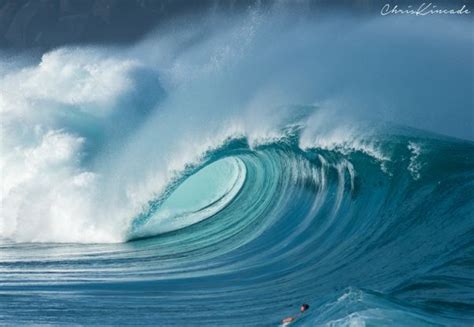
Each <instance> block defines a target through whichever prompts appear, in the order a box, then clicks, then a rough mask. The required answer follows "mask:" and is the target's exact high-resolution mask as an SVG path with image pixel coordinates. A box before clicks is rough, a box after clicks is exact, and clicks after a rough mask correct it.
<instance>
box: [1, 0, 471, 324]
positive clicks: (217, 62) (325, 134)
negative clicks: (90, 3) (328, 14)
mask: <svg viewBox="0 0 474 327" xmlns="http://www.w3.org/2000/svg"><path fill="white" fill-rule="evenodd" d="M299 17H300V19H298V20H296V19H294V16H292V15H291V14H288V13H287V12H286V10H285V7H283V10H282V7H280V6H279V5H276V6H275V8H272V9H271V10H270V11H269V12H261V11H259V10H254V9H250V10H249V12H248V13H246V14H245V15H242V16H238V17H231V18H229V19H227V18H226V19H223V18H222V17H221V16H220V15H219V14H216V13H215V14H214V15H211V16H210V17H208V19H206V20H205V22H202V21H201V20H200V21H199V22H198V23H199V26H197V25H195V24H194V23H189V22H188V24H189V25H184V26H182V25H181V24H177V26H180V27H179V28H178V27H177V26H172V28H170V32H169V33H163V34H162V35H158V36H157V35H151V36H149V38H147V39H146V40H144V41H143V42H141V43H140V44H137V45H135V46H133V47H129V48H116V49H111V48H81V47H79V48H62V49H57V50H54V51H52V52H49V53H46V54H44V55H43V56H42V57H41V58H40V59H39V61H37V60H36V59H34V58H33V59H31V58H26V57H22V56H19V57H15V58H12V57H6V56H4V58H3V59H2V60H3V61H2V62H1V65H0V70H1V71H2V77H1V78H0V90H1V92H0V109H1V111H2V130H1V133H2V135H1V140H2V143H1V144H2V146H1V165H2V194H1V200H2V211H1V220H0V271H1V274H0V286H1V287H0V294H1V295H2V296H1V297H0V302H1V307H2V310H1V312H0V322H1V323H2V324H6V325H28V324H34V325H35V324H36V325H37V324H44V325H54V324H60V325H75V324H80V325H101V326H104V325H117V324H130V325H137V324H143V325H162V326H185V325H206V326H207V325H216V326H223V325H229V326H260V325H278V324H279V321H280V320H281V319H282V318H284V317H285V316H287V315H291V314H293V313H294V312H295V310H297V307H298V305H299V304H300V303H309V304H310V306H311V309H310V311H309V312H308V313H307V314H305V315H304V316H303V318H302V319H301V320H299V321H298V323H297V324H299V325H305V326H306V325H308V326H314V325H316V326H319V325H326V326H360V325H361V326H364V325H369V326H370V325H398V326H400V325H406V326H424V325H426V326H432V325H433V326H439V325H472V323H473V322H474V316H473V315H472V312H473V309H474V297H473V294H474V286H473V285H474V281H473V279H472V276H474V268H473V267H474V261H473V258H474V242H473V241H474V239H473V235H474V224H473V220H472V212H473V211H474V201H473V195H474V143H473V142H472V141H469V140H466V139H472V137H471V135H470V134H469V133H472V130H471V129H470V128H471V127H472V123H473V121H472V119H471V120H469V119H465V118H466V117H472V111H471V113H470V114H469V110H472V103H470V104H469V101H471V100H472V99H471V100H469V97H467V100H466V98H465V97H459V98H458V100H459V101H458V102H456V104H453V106H459V111H457V112H456V113H453V107H449V108H447V107H446V106H444V105H445V104H446V103H447V102H449V99H445V98H444V97H445V94H446V92H433V93H434V94H433V95H432V98H430V99H427V98H426V97H425V96H424V95H425V92H428V90H430V92H432V91H433V88H438V91H439V90H441V89H443V90H450V92H452V96H453V97H456V96H457V95H458V94H457V93H456V92H458V93H459V94H469V93H463V92H465V91H466V89H465V88H469V85H470V84H469V81H470V82H471V85H472V78H473V75H474V74H473V71H472V65H471V66H469V62H470V57H469V51H468V50H466V48H469V46H472V35H470V34H469V33H467V34H468V35H466V33H460V31H468V30H469V29H468V28H469V26H467V25H466V24H471V22H470V21H451V20H443V19H444V18H443V19H441V21H439V20H438V18H436V19H435V18H433V19H432V20H426V21H424V23H423V24H428V26H430V28H431V27H433V28H436V27H435V26H438V24H439V23H440V22H441V23H443V24H449V26H451V29H443V30H442V31H440V33H442V35H444V36H446V38H445V40H446V41H445V42H446V43H447V44H448V45H449V46H450V49H458V50H459V51H457V52H456V58H457V61H456V62H457V63H463V62H464V63H467V64H468V66H467V67H468V68H467V70H466V67H464V68H463V67H460V66H458V65H453V67H446V66H438V67H443V68H440V69H441V70H442V71H441V72H440V71H439V70H430V69H429V65H431V64H437V63H446V62H449V60H448V59H449V58H450V56H451V55H450V54H449V53H446V52H443V51H438V52H433V53H432V52H430V54H431V55H430V57H429V58H430V59H429V60H430V61H431V62H430V63H426V57H425V56H424V51H427V50H426V47H428V50H429V51H431V50H433V49H437V47H438V46H439V45H438V44H437V43H436V42H437V41H439V39H436V41H435V40H431V41H430V40H427V41H426V42H427V44H424V45H418V44H417V43H416V42H415V40H416V39H417V37H418V36H419V35H422V34H423V33H424V32H425V29H426V25H421V23H420V20H416V21H408V22H407V21H404V23H403V24H406V25H407V26H405V25H400V21H399V20H390V19H385V20H382V19H373V20H370V21H368V22H365V23H364V24H362V25H360V21H353V20H351V19H346V20H344V21H342V20H340V19H339V20H338V19H336V18H332V19H327V20H325V21H323V22H317V23H315V22H314V21H313V19H311V17H305V16H304V15H302V16H299ZM430 19H431V18H430ZM198 23H196V24H198ZM341 23H343V24H342V25H341ZM341 26H342V27H341ZM354 26H357V28H354ZM395 26H396V27H397V28H395ZM400 26H402V29H410V30H411V31H412V32H413V34H412V35H411V36H407V37H406V38H404V39H403V40H399V39H398V38H396V37H395V35H397V33H398V32H399V29H400ZM466 26H467V29H465V28H466ZM438 29H439V28H436V30H438ZM328 31H333V32H332V33H335V35H338V36H339V37H338V38H334V37H329V36H328ZM374 31H376V32H374ZM380 31H383V32H384V33H385V34H384V35H385V36H386V37H387V39H390V40H391V41H390V42H389V41H387V39H386V38H380V34H379V33H380ZM443 33H444V34H443ZM450 33H454V34H456V33H457V34H456V37H452V38H450V36H453V35H454V34H453V35H451V34H450ZM354 40H357V42H354ZM393 40H396V41H395V42H393ZM373 42H375V44H374V47H373V49H379V50H378V51H381V52H382V53H385V54H390V56H392V53H393V52H391V50H393V49H400V47H401V49H402V50H407V49H410V53H411V54H413V56H412V58H411V59H412V62H411V64H413V65H414V66H417V67H418V68H419V69H421V71H422V72H423V73H422V74H421V76H417V75H409V78H408V79H406V80H404V78H406V75H405V73H404V72H401V71H399V70H398V69H399V68H400V67H402V66H403V65H405V64H406V60H405V58H401V57H400V56H397V55H393V57H389V58H384V60H383V61H381V60H380V59H379V57H380V53H378V54H374V53H372V51H369V50H367V49H366V48H361V47H360V44H369V43H370V44H372V43H373ZM393 43H394V44H393ZM466 43H467V45H466ZM444 46H445V44H443V47H444ZM371 49H372V48H371ZM398 51H400V50H398ZM341 52H345V53H352V54H353V60H354V61H358V62H359V64H360V66H359V67H355V66H354V64H353V63H354V61H351V62H347V61H345V60H343V59H342V57H341ZM395 53H397V52H395ZM362 58H365V59H364V60H362V61H361V59H362ZM385 60H389V61H390V62H391V65H390V66H389V67H387V66H386V65H385ZM423 63H424V64H423ZM364 71H365V72H366V73H365V74H362V72H364ZM381 72H384V73H390V74H391V75H390V76H392V77H393V80H394V81H396V82H393V83H389V82H381V83H375V84H374V78H375V77H374V76H376V75H377V74H379V73H381ZM448 72H449V74H447V73H448ZM440 73H444V74H447V75H443V78H444V79H443V80H442V81H441V80H440V78H438V74H440ZM453 76H455V77H453ZM430 78H435V81H437V84H430V83H432V82H427V81H433V79H430ZM436 78H437V79H436ZM459 81H461V82H466V83H465V84H463V83H456V82H459ZM406 83H410V84H409V86H412V87H414V88H415V87H416V89H417V90H418V92H417V95H413V94H411V91H409V90H407V89H409V88H407V87H406V86H407V85H406ZM433 83H435V82H433ZM453 84H456V85H458V86H459V87H457V88H456V89H453V88H452V85H453ZM469 92H470V91H469ZM374 94H376V96H374ZM395 94H396V95H397V96H395ZM409 94H411V95H412V97H411V98H410V97H408V95H409ZM441 94H443V98H440V95H441ZM417 96H419V97H417ZM380 99H382V100H380ZM409 99H412V100H409ZM413 99H414V100H413ZM450 99H452V98H450ZM463 99H464V100H463ZM380 101H381V102H380ZM410 101H418V102H416V103H411V106H409V109H404V108H406V106H407V104H409V103H410ZM463 101H467V103H466V102H463ZM435 102H436V103H437V104H435ZM387 103H388V104H387ZM381 104H382V105H381ZM393 106H397V108H398V106H399V108H400V109H399V111H397V115H391V113H393ZM428 112H429V113H430V115H431V116H430V117H434V118H433V119H431V120H429V119H421V118H420V117H424V116H425V115H426V114H427V113H428ZM449 113H451V116H449V117H450V118H451V120H449V121H445V122H444V123H442V122H443V120H444V119H445V117H447V116H446V115H448V114H449ZM469 115H471V116H469ZM381 119H384V120H386V121H388V122H387V123H383V124H381V123H380V120H381ZM374 121H378V122H379V123H375V122H374ZM418 121H420V124H421V126H420V127H422V128H423V129H424V130H419V129H413V128H411V127H410V126H414V125H415V124H417V123H418ZM427 130H429V131H427ZM433 132H435V133H433ZM436 132H437V133H444V134H446V135H450V136H458V137H463V138H465V140H463V139H461V138H452V137H448V136H440V134H436Z"/></svg>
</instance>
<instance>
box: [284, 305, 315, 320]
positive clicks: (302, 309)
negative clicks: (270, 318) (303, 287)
mask: <svg viewBox="0 0 474 327" xmlns="http://www.w3.org/2000/svg"><path fill="white" fill-rule="evenodd" d="M308 309H309V305H308V304H306V303H305V304H302V305H301V307H300V312H299V313H298V314H297V315H296V316H294V317H288V318H285V319H283V320H282V321H281V323H282V324H285V325H288V324H290V323H292V322H294V321H295V320H296V319H298V318H299V317H301V315H302V314H303V313H304V312H305V311H306V310H308Z"/></svg>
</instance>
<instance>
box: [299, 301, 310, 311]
mask: <svg viewBox="0 0 474 327" xmlns="http://www.w3.org/2000/svg"><path fill="white" fill-rule="evenodd" d="M308 309H309V305H308V304H306V303H305V304H302V305H301V307H300V311H301V312H305V311H306V310H308Z"/></svg>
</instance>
